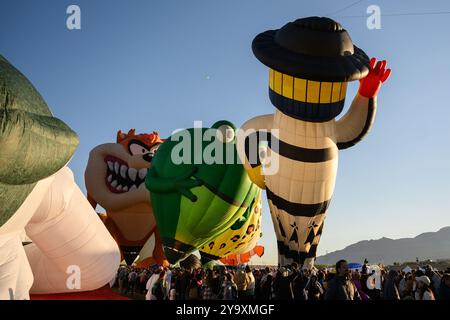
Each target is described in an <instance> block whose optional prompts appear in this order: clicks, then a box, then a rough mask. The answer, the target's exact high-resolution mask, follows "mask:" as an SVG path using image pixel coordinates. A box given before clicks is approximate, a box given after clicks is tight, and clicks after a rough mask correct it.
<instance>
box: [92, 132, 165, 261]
mask: <svg viewBox="0 0 450 320" xmlns="http://www.w3.org/2000/svg"><path fill="white" fill-rule="evenodd" d="M162 142H163V140H162V139H161V138H160V137H159V135H158V133H156V132H153V133H150V134H136V133H135V130H134V129H132V130H130V131H128V133H123V132H122V131H119V132H118V133H117V143H106V144H102V145H99V146H97V147H95V148H94V149H93V150H92V151H91V152H90V156H89V162H88V165H87V167H86V172H85V181H86V189H87V193H88V199H89V201H90V203H91V205H92V206H93V207H94V208H95V207H96V206H97V204H100V205H101V206H102V207H103V208H105V209H106V214H102V215H100V217H101V218H102V220H103V222H104V223H105V225H106V227H107V228H108V230H109V231H110V233H111V234H112V235H113V237H114V238H115V239H116V241H117V243H118V244H119V246H120V249H121V251H122V256H123V258H124V259H125V261H126V262H127V264H132V263H133V262H134V261H135V259H136V257H137V256H138V255H139V258H138V260H137V261H136V262H137V264H138V265H139V266H140V267H148V266H149V265H151V264H154V263H159V264H164V261H165V258H164V254H163V252H162V246H161V242H160V238H159V234H158V232H157V229H156V222H155V218H154V216H153V210H152V207H151V204H150V195H149V192H148V191H147V189H146V188H145V185H144V181H145V177H146V175H147V171H148V169H149V167H150V164H151V162H152V159H153V157H154V156H155V153H156V151H157V149H158V148H159V146H160V145H161V143H162ZM144 251H145V252H144Z"/></svg>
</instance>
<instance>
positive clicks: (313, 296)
mask: <svg viewBox="0 0 450 320" xmlns="http://www.w3.org/2000/svg"><path fill="white" fill-rule="evenodd" d="M305 290H306V292H307V297H308V300H322V297H323V294H324V290H323V288H322V285H321V284H320V282H319V281H318V278H317V275H316V274H315V273H313V274H311V278H310V279H309V282H308V284H307V285H306V288H305Z"/></svg>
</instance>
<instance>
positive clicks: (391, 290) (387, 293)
mask: <svg viewBox="0 0 450 320" xmlns="http://www.w3.org/2000/svg"><path fill="white" fill-rule="evenodd" d="M397 277H398V272H397V271H395V270H390V271H389V273H388V275H387V277H386V280H385V282H384V285H383V299H384V300H400V293H399V290H398V287H397V283H396V281H397Z"/></svg>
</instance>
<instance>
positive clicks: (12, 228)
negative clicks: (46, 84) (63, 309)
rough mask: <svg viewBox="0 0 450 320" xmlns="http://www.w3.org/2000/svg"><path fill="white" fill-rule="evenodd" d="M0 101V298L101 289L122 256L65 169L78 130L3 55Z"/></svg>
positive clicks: (1, 58)
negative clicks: (74, 280)
mask: <svg viewBox="0 0 450 320" xmlns="http://www.w3.org/2000/svg"><path fill="white" fill-rule="evenodd" d="M0 105H1V108H0V123H1V126H0V127H1V128H0V299H29V293H30V290H31V293H34V294H51V293H63V292H79V291H87V290H94V289H98V288H100V287H102V286H104V285H105V284H107V283H108V282H109V281H110V280H111V279H112V277H113V276H114V275H115V273H116V271H117V267H118V266H119V262H120V261H119V257H120V253H119V249H118V247H117V244H116V243H115V241H114V239H113V238H112V237H111V236H110V234H109V233H108V231H107V230H106V228H105V226H104V225H103V224H102V223H101V221H100V219H99V218H98V217H97V215H96V214H95V211H94V210H93V209H92V207H91V206H90V204H89V202H88V201H87V199H86V197H85V196H84V195H83V193H82V192H81V190H80V189H79V187H78V186H77V184H76V183H75V181H74V177H73V173H72V171H71V170H70V169H69V168H68V167H67V163H68V162H69V160H70V159H71V157H72V155H73V153H74V151H75V149H76V147H77V145H78V137H77V135H76V133H75V132H74V131H73V130H72V129H70V128H69V127H68V126H67V125H66V124H65V123H64V122H63V121H61V120H60V119H58V118H55V117H54V116H53V115H52V113H51V111H50V109H49V107H48V106H47V104H46V103H45V101H44V99H43V98H42V97H41V95H40V94H39V92H38V91H37V90H36V89H35V88H34V87H33V85H32V84H31V83H30V81H29V80H28V79H27V78H26V77H25V76H24V75H23V74H22V73H21V72H20V71H18V70H17V69H16V68H14V67H13V66H12V65H11V64H10V63H9V62H8V61H7V60H6V59H5V58H4V57H3V56H1V55H0ZM24 230H25V232H26V235H27V237H28V238H29V239H30V240H31V243H29V244H27V245H25V246H23V245H22V241H21V235H22V233H23V231H24ZM68 272H69V273H72V272H78V273H79V274H82V276H81V277H80V283H79V285H80V287H77V286H74V287H71V286H69V285H68V276H69V275H68Z"/></svg>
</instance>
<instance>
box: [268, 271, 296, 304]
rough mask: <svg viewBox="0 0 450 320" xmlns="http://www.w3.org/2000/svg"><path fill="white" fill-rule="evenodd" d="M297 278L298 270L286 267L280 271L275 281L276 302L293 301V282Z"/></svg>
mask: <svg viewBox="0 0 450 320" xmlns="http://www.w3.org/2000/svg"><path fill="white" fill-rule="evenodd" d="M296 276H297V270H290V269H289V268H286V267H281V268H280V269H278V271H277V274H276V277H275V279H274V280H273V285H272V286H273V293H274V296H275V299H276V300H292V299H293V294H292V287H291V282H292V280H294V279H295V277H296Z"/></svg>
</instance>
